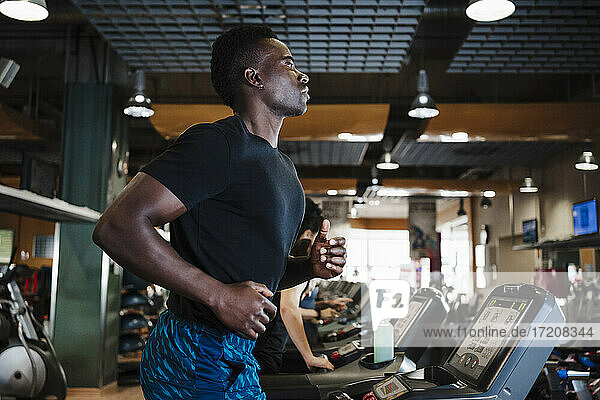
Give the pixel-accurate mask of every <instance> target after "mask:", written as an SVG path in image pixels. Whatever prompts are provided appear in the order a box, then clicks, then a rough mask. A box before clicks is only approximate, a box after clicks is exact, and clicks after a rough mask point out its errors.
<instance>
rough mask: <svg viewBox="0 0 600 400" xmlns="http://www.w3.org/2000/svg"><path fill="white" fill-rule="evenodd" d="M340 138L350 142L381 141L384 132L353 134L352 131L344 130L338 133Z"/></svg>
mask: <svg viewBox="0 0 600 400" xmlns="http://www.w3.org/2000/svg"><path fill="white" fill-rule="evenodd" d="M337 137H338V139H340V140H346V141H348V142H380V141H381V139H383V133H372V134H353V133H350V132H342V133H339V134H338V135H337Z"/></svg>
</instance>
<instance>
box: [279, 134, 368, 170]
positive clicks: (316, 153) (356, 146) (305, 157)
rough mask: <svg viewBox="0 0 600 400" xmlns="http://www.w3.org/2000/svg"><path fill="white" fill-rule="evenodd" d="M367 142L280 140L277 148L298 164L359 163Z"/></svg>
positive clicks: (317, 165)
mask: <svg viewBox="0 0 600 400" xmlns="http://www.w3.org/2000/svg"><path fill="white" fill-rule="evenodd" d="M367 147H368V143H347V142H334V141H323V140H319V141H281V142H280V143H279V148H280V149H281V151H282V152H283V153H285V154H287V155H288V156H289V157H290V158H291V159H292V161H293V162H294V164H295V165H298V166H313V167H319V166H331V165H352V166H358V165H361V164H362V162H363V159H364V156H365V152H366V151H367Z"/></svg>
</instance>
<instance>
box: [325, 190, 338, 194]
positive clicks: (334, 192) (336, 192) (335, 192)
mask: <svg viewBox="0 0 600 400" xmlns="http://www.w3.org/2000/svg"><path fill="white" fill-rule="evenodd" d="M327 194H328V195H329V196H336V195H337V194H338V191H337V190H335V189H329V190H328V191H327Z"/></svg>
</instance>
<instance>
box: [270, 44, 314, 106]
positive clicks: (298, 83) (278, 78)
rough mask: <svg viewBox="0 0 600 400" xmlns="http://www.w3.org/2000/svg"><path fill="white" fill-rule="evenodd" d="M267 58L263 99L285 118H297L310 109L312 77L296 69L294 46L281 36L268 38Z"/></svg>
mask: <svg viewBox="0 0 600 400" xmlns="http://www.w3.org/2000/svg"><path fill="white" fill-rule="evenodd" d="M264 52H265V53H264V54H265V55H264V58H263V60H262V62H261V65H260V76H261V79H262V82H263V84H264V86H265V89H264V92H263V95H264V96H263V99H264V101H265V102H266V103H267V105H268V106H269V108H270V109H271V110H272V111H273V112H274V113H275V114H276V115H279V116H282V117H296V116H298V115H302V114H304V113H305V112H306V102H307V101H308V99H309V98H310V96H309V95H308V86H307V83H308V76H307V75H306V74H303V73H302V72H300V71H298V70H297V69H296V64H295V63H294V59H293V57H292V53H291V52H290V49H288V47H287V46H286V45H285V44H283V43H282V42H280V41H279V40H277V39H265V40H264Z"/></svg>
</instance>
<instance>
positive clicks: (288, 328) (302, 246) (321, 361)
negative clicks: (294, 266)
mask: <svg viewBox="0 0 600 400" xmlns="http://www.w3.org/2000/svg"><path fill="white" fill-rule="evenodd" d="M321 213H322V210H321V208H320V207H319V206H318V205H317V204H315V202H313V201H312V200H311V199H309V198H308V197H307V198H306V205H305V212H304V218H303V220H302V224H301V225H300V230H299V235H298V238H297V239H296V242H295V244H294V247H293V248H292V250H291V252H290V254H291V255H292V256H306V255H307V254H308V253H309V252H310V249H311V247H312V245H313V242H314V240H315V237H316V235H317V233H318V231H319V227H320V226H321V224H322V222H323V217H322V216H321ZM311 282H313V280H311V281H309V282H307V283H303V284H300V285H297V286H295V287H293V288H290V289H285V290H281V291H280V292H278V293H277V294H276V297H275V298H274V299H275V302H277V301H279V313H278V315H277V316H276V317H275V318H274V320H273V321H272V322H271V323H270V324H269V326H267V331H266V332H265V333H264V334H262V335H260V336H259V338H258V340H257V342H256V347H255V349H254V356H255V357H256V359H257V361H258V363H259V364H260V366H261V373H262V374H276V373H278V372H279V370H280V369H281V367H282V365H281V364H282V359H283V352H284V351H285V345H286V343H287V338H288V335H289V337H290V338H291V339H292V342H293V343H294V345H295V346H296V348H297V349H298V351H299V352H300V355H301V356H302V358H303V360H304V362H305V363H306V366H307V368H308V369H309V370H313V369H315V368H325V369H328V370H333V369H334V367H333V365H332V364H331V363H330V362H329V361H328V360H327V359H326V358H323V357H316V356H315V355H314V354H313V353H312V350H311V348H310V345H309V342H308V340H307V337H306V333H305V330H304V325H303V320H312V319H315V318H318V319H331V318H335V317H337V316H338V313H337V312H338V311H340V310H343V309H344V308H346V303H347V302H348V301H352V299H349V298H340V299H335V300H333V301H331V303H325V302H323V303H322V304H321V306H322V308H321V309H320V311H315V310H314V309H312V310H310V309H302V308H300V297H301V295H302V293H303V292H304V291H306V289H307V288H308V287H309V285H310V283H311ZM316 282H317V281H314V283H316ZM312 287H313V288H314V286H312ZM326 304H331V306H332V307H334V308H329V307H327V305H326Z"/></svg>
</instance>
